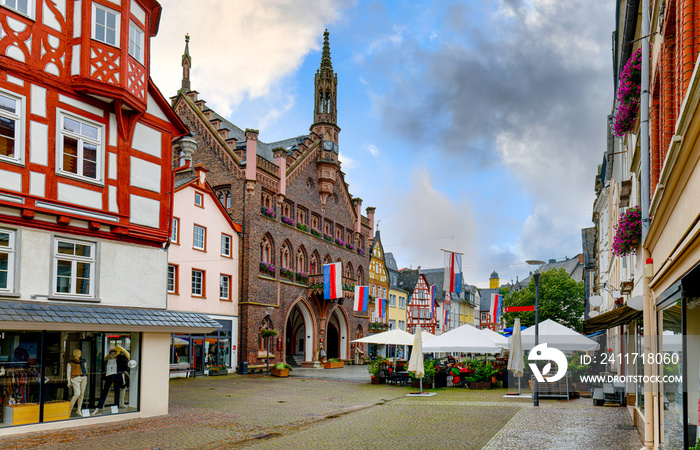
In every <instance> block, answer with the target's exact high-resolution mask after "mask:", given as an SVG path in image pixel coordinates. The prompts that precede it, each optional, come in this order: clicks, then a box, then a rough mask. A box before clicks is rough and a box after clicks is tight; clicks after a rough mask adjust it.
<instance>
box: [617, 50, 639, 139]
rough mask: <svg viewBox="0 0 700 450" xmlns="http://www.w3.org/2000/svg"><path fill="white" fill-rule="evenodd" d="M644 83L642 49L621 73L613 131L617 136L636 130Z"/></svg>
mask: <svg viewBox="0 0 700 450" xmlns="http://www.w3.org/2000/svg"><path fill="white" fill-rule="evenodd" d="M641 82H642V49H641V48H639V49H637V51H636V52H634V54H633V55H632V56H631V57H630V59H629V60H627V64H625V68H624V69H623V70H622V72H621V73H620V82H619V83H618V88H617V100H618V107H617V114H615V124H614V126H613V130H614V132H615V136H619V137H622V136H624V135H625V134H627V133H629V132H631V131H632V130H633V129H634V124H635V122H636V119H637V112H638V111H639V96H640V94H641Z"/></svg>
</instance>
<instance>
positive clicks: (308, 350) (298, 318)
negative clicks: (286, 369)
mask: <svg viewBox="0 0 700 450" xmlns="http://www.w3.org/2000/svg"><path fill="white" fill-rule="evenodd" d="M313 324H314V321H313V313H312V312H311V308H310V306H309V305H308V303H307V302H306V300H305V299H304V298H302V297H300V298H299V299H297V301H296V302H294V304H293V306H292V307H291V309H290V310H289V313H288V314H287V319H286V322H285V327H284V331H285V333H284V334H285V359H287V360H289V359H290V358H294V357H296V361H298V362H299V363H311V362H312V361H313V357H314V352H313V350H314V325H313Z"/></svg>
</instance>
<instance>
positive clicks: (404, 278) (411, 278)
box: [399, 269, 420, 292]
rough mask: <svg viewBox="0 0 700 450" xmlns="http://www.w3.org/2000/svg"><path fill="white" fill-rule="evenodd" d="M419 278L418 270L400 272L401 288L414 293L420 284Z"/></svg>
mask: <svg viewBox="0 0 700 450" xmlns="http://www.w3.org/2000/svg"><path fill="white" fill-rule="evenodd" d="M419 276H420V273H419V272H418V270H413V269H403V270H402V271H400V272H399V287H400V288H401V289H405V290H406V291H408V292H413V290H414V289H415V288H416V284H418V278H419Z"/></svg>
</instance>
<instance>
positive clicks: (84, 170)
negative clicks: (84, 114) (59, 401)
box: [58, 113, 102, 180]
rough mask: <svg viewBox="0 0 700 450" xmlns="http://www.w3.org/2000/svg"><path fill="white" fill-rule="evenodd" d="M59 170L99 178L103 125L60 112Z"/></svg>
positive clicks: (94, 178)
mask: <svg viewBox="0 0 700 450" xmlns="http://www.w3.org/2000/svg"><path fill="white" fill-rule="evenodd" d="M59 117H60V121H61V122H60V138H59V139H60V153H59V161H58V167H59V171H60V172H63V173H67V174H73V175H77V176H79V177H81V178H89V179H91V180H99V179H100V177H99V173H100V159H101V156H102V144H101V141H102V127H101V126H99V125H97V124H94V123H91V122H87V121H85V120H84V119H79V118H77V117H75V116H69V115H67V114H64V113H61V114H60V116H59Z"/></svg>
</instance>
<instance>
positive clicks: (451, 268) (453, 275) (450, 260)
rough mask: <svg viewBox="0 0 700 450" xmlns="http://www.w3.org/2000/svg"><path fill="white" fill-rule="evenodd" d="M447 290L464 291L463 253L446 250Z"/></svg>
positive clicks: (444, 287) (444, 285)
mask: <svg viewBox="0 0 700 450" xmlns="http://www.w3.org/2000/svg"><path fill="white" fill-rule="evenodd" d="M443 289H445V291H446V292H456V293H458V294H459V293H460V292H462V255H460V254H459V253H455V252H448V251H445V282H444V284H443Z"/></svg>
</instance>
